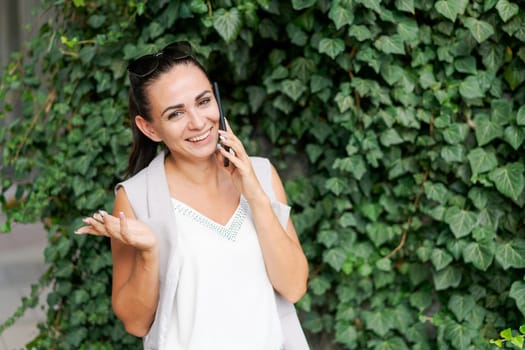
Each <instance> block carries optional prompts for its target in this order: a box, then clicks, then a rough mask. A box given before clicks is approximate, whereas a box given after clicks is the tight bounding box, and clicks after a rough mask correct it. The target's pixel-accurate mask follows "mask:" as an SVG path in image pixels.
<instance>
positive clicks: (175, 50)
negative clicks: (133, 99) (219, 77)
mask: <svg viewBox="0 0 525 350" xmlns="http://www.w3.org/2000/svg"><path fill="white" fill-rule="evenodd" d="M191 54H192V50H191V45H190V43H188V42H187V41H177V42H174V43H171V44H169V45H167V46H166V47H165V48H163V49H162V50H160V51H159V52H157V53H155V54H149V55H144V56H141V57H139V58H137V59H134V60H133V61H131V62H130V64H129V65H128V72H129V73H131V74H133V75H134V76H136V77H139V78H144V77H147V76H148V75H150V74H151V73H153V72H154V71H155V70H157V68H158V67H159V60H160V58H161V56H164V57H167V58H169V59H172V60H182V59H184V58H187V57H191Z"/></svg>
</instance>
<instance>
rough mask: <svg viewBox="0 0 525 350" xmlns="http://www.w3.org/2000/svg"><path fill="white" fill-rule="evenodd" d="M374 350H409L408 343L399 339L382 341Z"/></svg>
mask: <svg viewBox="0 0 525 350" xmlns="http://www.w3.org/2000/svg"><path fill="white" fill-rule="evenodd" d="M374 350H408V347H407V345H406V343H405V342H404V341H403V339H401V338H399V337H393V338H388V339H384V340H381V341H380V342H379V343H377V344H376V346H375V347H374Z"/></svg>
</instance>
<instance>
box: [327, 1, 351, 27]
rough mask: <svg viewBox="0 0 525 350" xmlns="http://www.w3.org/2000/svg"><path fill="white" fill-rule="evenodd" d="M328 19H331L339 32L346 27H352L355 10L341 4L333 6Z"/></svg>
mask: <svg viewBox="0 0 525 350" xmlns="http://www.w3.org/2000/svg"><path fill="white" fill-rule="evenodd" d="M328 18H330V19H331V20H332V21H333V22H334V24H335V27H336V29H337V30H339V29H341V28H342V27H343V26H345V25H351V24H352V23H353V22H354V11H353V8H346V7H343V6H342V5H341V4H340V3H337V2H336V4H334V5H332V7H331V8H330V11H329V12H328Z"/></svg>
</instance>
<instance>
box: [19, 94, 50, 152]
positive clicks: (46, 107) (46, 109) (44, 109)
mask: <svg viewBox="0 0 525 350" xmlns="http://www.w3.org/2000/svg"><path fill="white" fill-rule="evenodd" d="M56 97H57V92H56V90H54V89H53V90H52V91H51V92H50V93H49V95H48V96H47V100H46V103H44V105H43V106H42V108H40V110H39V111H38V112H37V113H35V116H34V117H33V119H32V120H31V124H30V125H29V127H28V128H27V129H26V132H25V133H24V136H23V137H22V141H21V142H20V144H19V145H18V147H17V149H16V152H15V156H14V158H13V159H12V160H11V161H12V162H15V161H16V160H17V159H18V156H19V155H20V151H21V150H22V148H23V147H24V145H25V143H26V141H27V139H28V138H29V134H30V133H31V131H32V130H33V128H34V127H35V125H36V123H37V121H38V118H40V115H42V112H46V113H47V112H49V110H50V109H51V106H52V105H53V102H54V101H55V99H56Z"/></svg>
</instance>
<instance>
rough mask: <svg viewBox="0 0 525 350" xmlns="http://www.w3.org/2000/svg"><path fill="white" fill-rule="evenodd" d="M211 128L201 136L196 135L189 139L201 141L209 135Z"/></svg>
mask: <svg viewBox="0 0 525 350" xmlns="http://www.w3.org/2000/svg"><path fill="white" fill-rule="evenodd" d="M210 132H211V130H208V131H207V132H206V133H204V134H202V135H200V136H195V137H192V138H191V139H188V140H189V141H191V142H199V141H202V140H204V139H205V138H206V137H208V135H209V134H210Z"/></svg>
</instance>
